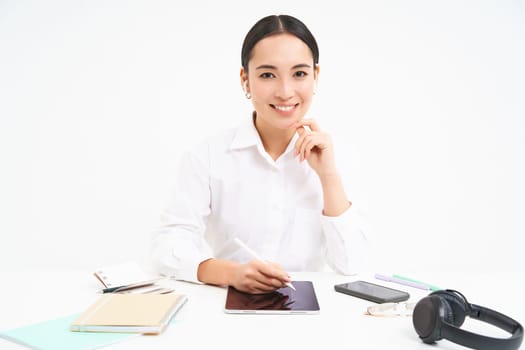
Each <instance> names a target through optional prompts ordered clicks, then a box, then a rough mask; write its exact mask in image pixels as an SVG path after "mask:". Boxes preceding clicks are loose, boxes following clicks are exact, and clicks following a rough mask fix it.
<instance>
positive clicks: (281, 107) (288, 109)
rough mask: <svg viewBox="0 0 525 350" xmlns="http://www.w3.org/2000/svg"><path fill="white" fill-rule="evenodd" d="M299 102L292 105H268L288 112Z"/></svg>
mask: <svg viewBox="0 0 525 350" xmlns="http://www.w3.org/2000/svg"><path fill="white" fill-rule="evenodd" d="M298 105H299V104H298V103H297V104H294V105H272V104H271V105H270V106H272V108H275V109H276V110H278V111H281V112H290V111H292V110H294V109H295V108H296V107H297V106H298Z"/></svg>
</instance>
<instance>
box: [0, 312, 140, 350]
mask: <svg viewBox="0 0 525 350" xmlns="http://www.w3.org/2000/svg"><path fill="white" fill-rule="evenodd" d="M78 316H79V314H74V315H69V316H66V317H60V318H57V319H52V320H46V321H43V322H38V323H33V324H29V325H26V326H22V327H18V328H13V329H9V330H2V331H0V338H4V339H7V340H9V341H12V342H14V343H17V344H20V345H24V346H27V347H29V348H31V349H39V350H90V349H99V348H101V347H106V346H108V345H111V344H115V343H117V342H120V341H123V340H125V339H128V338H131V337H137V336H140V334H132V333H84V332H71V331H70V330H69V328H70V327H71V322H73V321H74V320H75V319H76V318H78Z"/></svg>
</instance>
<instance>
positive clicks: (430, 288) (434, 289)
mask: <svg viewBox="0 0 525 350" xmlns="http://www.w3.org/2000/svg"><path fill="white" fill-rule="evenodd" d="M392 277H394V278H397V279H400V280H404V281H408V282H414V283H419V284H422V285H425V286H427V287H428V289H429V290H431V291H433V292H435V291H436V290H441V289H443V288H439V287H436V286H433V285H431V284H428V283H423V282H420V281H417V280H414V279H412V278H408V277H404V276H400V275H392Z"/></svg>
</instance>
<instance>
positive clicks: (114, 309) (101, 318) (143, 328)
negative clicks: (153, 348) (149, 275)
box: [71, 292, 188, 334]
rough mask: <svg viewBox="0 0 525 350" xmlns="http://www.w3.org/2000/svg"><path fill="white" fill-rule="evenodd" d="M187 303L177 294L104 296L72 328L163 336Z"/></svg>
mask: <svg viewBox="0 0 525 350" xmlns="http://www.w3.org/2000/svg"><path fill="white" fill-rule="evenodd" d="M187 300H188V298H187V297H186V295H184V294H179V293H175V292H173V293H168V294H118V293H117V294H115V293H108V294H104V295H102V296H101V297H100V298H99V299H98V300H97V301H96V302H95V303H94V304H92V305H91V306H90V307H89V308H88V309H87V310H85V311H84V312H83V313H82V314H81V315H80V317H78V318H77V319H76V320H75V321H74V322H73V323H72V324H71V330H72V331H76V332H120V333H144V334H160V333H162V332H163V331H164V329H165V328H166V326H167V325H168V324H169V322H170V320H171V318H172V317H173V316H174V315H175V314H176V313H177V311H179V310H180V308H181V307H182V306H183V305H184V304H185V303H186V301H187Z"/></svg>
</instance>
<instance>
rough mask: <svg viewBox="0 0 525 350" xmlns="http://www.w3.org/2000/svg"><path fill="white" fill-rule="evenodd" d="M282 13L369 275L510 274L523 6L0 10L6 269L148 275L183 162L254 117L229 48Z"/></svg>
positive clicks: (27, 6) (516, 240) (65, 4)
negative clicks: (356, 212)
mask: <svg viewBox="0 0 525 350" xmlns="http://www.w3.org/2000/svg"><path fill="white" fill-rule="evenodd" d="M279 13H286V14H291V15H294V16H296V17H298V18H300V19H301V20H303V21H304V22H305V23H306V24H307V25H308V26H309V28H310V29H311V30H312V32H313V33H314V35H315V36H316V38H317V40H318V43H319V46H320V65H321V75H320V80H319V86H318V90H317V94H316V96H315V101H314V105H313V106H312V109H311V112H310V115H309V116H310V117H314V118H316V119H317V120H318V121H319V123H320V124H321V126H323V127H324V129H326V130H328V131H330V132H331V134H332V135H333V138H334V140H335V142H336V147H337V148H336V152H337V156H338V158H339V161H340V165H341V169H349V170H350V171H351V173H346V172H344V174H345V179H346V180H347V182H349V183H350V184H351V188H349V189H348V192H349V193H350V194H351V196H352V198H351V199H354V200H355V201H356V203H358V202H359V203H360V204H361V207H362V208H363V209H364V210H365V212H366V214H367V218H368V220H369V223H370V240H371V243H372V245H373V251H374V253H373V255H372V261H373V264H374V266H375V267H374V269H376V270H378V271H379V272H381V271H386V270H388V271H390V270H391V271H394V272H397V273H400V274H403V273H404V272H407V271H413V270H422V271H424V270H427V269H438V268H442V269H455V270H458V269H459V270H464V271H466V272H468V271H486V270H494V271H498V270H508V269H515V270H522V267H523V258H522V253H523V246H524V242H525V240H524V238H523V236H524V234H525V219H524V213H525V180H524V179H525V155H524V151H525V83H524V82H525V64H524V62H525V5H524V2H521V1H499V0H498V1H496V0H494V1H388V0H384V1H341V2H330V1H311V2H307V1H305V0H298V1H263V2H237V4H235V5H234V4H233V3H228V2H227V1H193V2H189V1H180V2H179V1H167V0H166V1H66V0H63V1H60V0H51V1H23V0H21V1H14V0H13V1H6V0H0V167H1V168H0V266H1V268H6V267H7V268H8V267H9V266H23V267H28V268H31V267H34V266H37V265H38V266H66V265H67V266H73V267H82V268H88V269H89V268H91V267H93V268H95V267H96V266H99V265H107V264H111V263H116V262H120V261H122V260H129V259H132V260H141V261H147V258H148V248H149V242H150V238H151V233H152V232H153V231H154V229H155V228H156V227H157V224H158V223H159V214H160V212H161V210H162V209H163V207H164V205H165V202H166V200H167V197H168V193H169V191H170V189H171V185H172V183H173V176H174V174H175V170H176V167H177V161H178V159H179V156H180V154H181V152H182V151H183V150H184V149H186V148H188V147H191V146H192V145H193V144H195V143H197V142H198V141H199V140H201V139H202V138H204V137H205V136H207V135H210V134H213V133H215V132H217V131H219V130H222V129H223V128H227V127H231V126H235V125H236V124H237V123H238V122H240V121H241V120H243V119H245V118H249V117H250V112H251V105H250V102H249V101H248V100H246V99H245V98H244V96H243V93H242V90H241V85H240V82H239V69H240V49H241V44H242V40H243V39H244V35H245V34H246V32H247V31H248V30H249V28H250V27H251V26H252V25H253V24H254V23H255V21H256V20H258V19H259V18H261V17H263V16H266V15H268V14H279ZM342 171H343V170H342Z"/></svg>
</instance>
